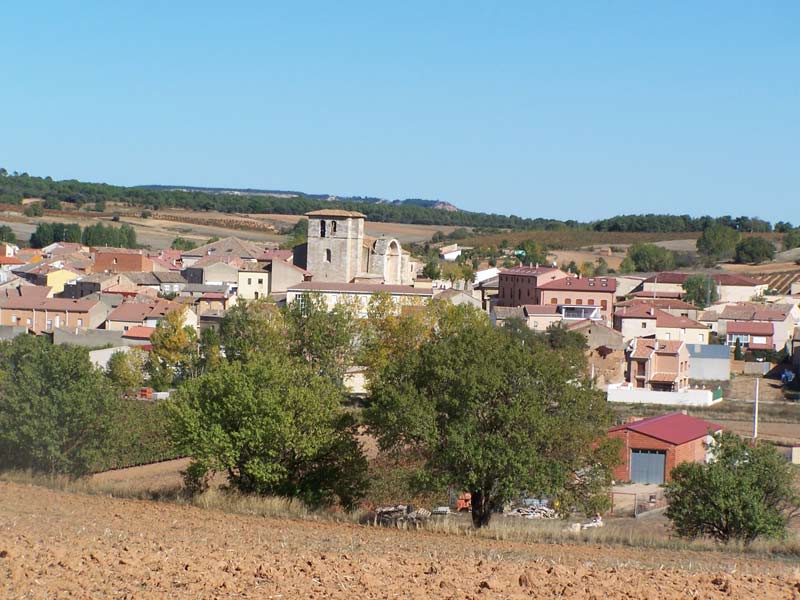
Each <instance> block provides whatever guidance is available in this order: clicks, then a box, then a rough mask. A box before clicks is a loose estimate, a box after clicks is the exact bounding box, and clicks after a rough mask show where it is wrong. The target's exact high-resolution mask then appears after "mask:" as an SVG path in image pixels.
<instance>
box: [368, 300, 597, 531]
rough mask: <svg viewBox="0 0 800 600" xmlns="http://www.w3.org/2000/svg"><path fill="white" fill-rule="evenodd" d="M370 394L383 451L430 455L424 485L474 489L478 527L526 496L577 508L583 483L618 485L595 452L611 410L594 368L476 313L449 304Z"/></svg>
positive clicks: (371, 414)
mask: <svg viewBox="0 0 800 600" xmlns="http://www.w3.org/2000/svg"><path fill="white" fill-rule="evenodd" d="M371 392H372V396H371V405H370V406H369V407H368V409H367V411H366V416H365V418H366V421H367V423H368V424H369V427H370V430H371V431H373V432H374V433H375V435H376V436H377V438H378V440H379V443H380V446H381V447H382V448H383V449H385V450H394V451H397V452H403V453H417V454H418V455H419V456H421V457H422V458H423V460H424V468H423V470H422V471H421V473H420V481H421V482H426V483H428V484H431V485H434V484H439V485H441V484H452V485H455V486H457V487H460V488H462V489H465V490H467V491H469V492H470V493H471V494H472V519H473V524H474V525H475V526H476V527H481V526H484V525H486V524H487V523H488V522H489V520H490V518H491V514H492V512H493V511H494V510H496V509H499V508H500V507H501V506H502V505H503V503H504V502H506V501H507V500H510V499H511V498H512V497H514V496H515V495H518V494H520V493H523V492H526V491H527V492H529V493H532V494H541V495H551V496H554V497H560V498H564V499H565V500H567V499H568V500H569V501H570V502H576V501H577V499H578V498H584V499H585V496H583V495H582V494H581V493H579V492H577V491H576V488H580V487H581V485H577V484H576V482H586V481H589V480H592V481H594V482H597V481H603V480H605V481H606V482H608V481H609V480H610V471H609V469H608V463H607V461H606V460H605V459H606V458H607V457H608V456H609V454H604V452H603V450H605V446H603V445H601V446H602V447H603V450H601V449H599V448H597V447H595V446H594V442H595V441H596V440H598V439H600V438H602V434H603V432H604V427H605V425H606V424H607V423H608V419H609V413H608V409H607V406H606V403H605V400H604V398H603V396H602V394H600V393H598V392H596V391H595V390H593V389H591V386H590V384H589V382H588V381H587V380H586V379H585V371H581V370H579V369H577V368H571V366H570V365H569V363H568V361H566V360H565V359H564V357H563V356H562V354H561V353H559V352H554V351H552V350H551V349H549V348H548V347H546V345H544V344H535V345H534V344H530V343H529V344H525V343H523V342H522V340H520V339H519V338H518V337H516V336H514V335H512V334H511V333H509V331H506V329H505V328H496V327H492V326H491V325H490V324H489V322H488V319H486V316H485V315H484V314H482V313H481V312H480V311H477V310H475V309H472V308H469V307H465V306H448V307H446V308H444V309H443V312H442V314H441V315H440V318H439V319H438V322H437V325H436V328H435V329H434V331H432V332H431V334H430V337H429V338H427V339H425V340H423V341H422V342H421V343H420V345H419V347H418V350H417V351H416V352H405V353H402V354H398V355H397V356H396V357H395V358H394V360H392V361H389V362H388V363H387V364H386V365H385V366H384V368H383V369H382V370H381V372H380V373H377V374H375V376H374V380H373V382H372V384H371ZM579 473H580V475H579ZM588 473H593V474H596V477H595V476H591V477H590V476H588V475H587V474H588Z"/></svg>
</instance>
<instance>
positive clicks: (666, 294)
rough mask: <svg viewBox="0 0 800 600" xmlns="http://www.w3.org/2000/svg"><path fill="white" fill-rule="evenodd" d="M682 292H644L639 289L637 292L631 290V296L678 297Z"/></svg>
mask: <svg viewBox="0 0 800 600" xmlns="http://www.w3.org/2000/svg"><path fill="white" fill-rule="evenodd" d="M682 295H683V294H682V293H681V292H645V291H644V290H639V291H638V292H633V294H631V296H634V297H635V298H653V297H655V298H672V299H678V298H680V297H681V296H682Z"/></svg>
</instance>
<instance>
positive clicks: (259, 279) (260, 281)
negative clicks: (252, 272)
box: [258, 277, 264, 285]
mask: <svg viewBox="0 0 800 600" xmlns="http://www.w3.org/2000/svg"><path fill="white" fill-rule="evenodd" d="M258 285H264V280H263V279H262V278H261V277H259V278H258Z"/></svg>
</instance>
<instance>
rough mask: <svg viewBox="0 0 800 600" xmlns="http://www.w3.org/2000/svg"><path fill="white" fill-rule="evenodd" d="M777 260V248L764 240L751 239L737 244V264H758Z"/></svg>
mask: <svg viewBox="0 0 800 600" xmlns="http://www.w3.org/2000/svg"><path fill="white" fill-rule="evenodd" d="M773 258H775V246H774V245H773V244H772V242H770V241H769V240H765V239H764V238H757V237H750V238H747V239H744V240H742V241H741V242H739V243H738V244H736V258H735V260H736V262H737V263H748V264H758V263H762V262H766V261H768V260H772V259H773Z"/></svg>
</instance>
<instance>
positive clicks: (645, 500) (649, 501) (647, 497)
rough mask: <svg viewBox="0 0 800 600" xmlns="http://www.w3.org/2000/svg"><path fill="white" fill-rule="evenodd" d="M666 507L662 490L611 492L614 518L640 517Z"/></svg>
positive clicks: (611, 512)
mask: <svg viewBox="0 0 800 600" xmlns="http://www.w3.org/2000/svg"><path fill="white" fill-rule="evenodd" d="M666 506H667V499H666V498H665V497H664V490H661V489H658V490H654V491H648V492H642V493H637V492H611V511H610V514H611V515H612V516H615V517H640V516H642V515H643V514H645V513H648V512H650V511H652V510H656V509H659V508H664V507H666Z"/></svg>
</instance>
